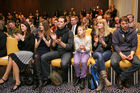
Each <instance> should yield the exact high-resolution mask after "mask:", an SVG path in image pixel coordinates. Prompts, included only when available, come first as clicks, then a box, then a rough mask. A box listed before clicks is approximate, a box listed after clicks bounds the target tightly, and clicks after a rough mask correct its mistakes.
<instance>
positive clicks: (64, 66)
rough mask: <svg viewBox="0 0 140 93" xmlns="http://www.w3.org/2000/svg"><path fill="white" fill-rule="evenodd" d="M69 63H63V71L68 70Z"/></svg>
mask: <svg viewBox="0 0 140 93" xmlns="http://www.w3.org/2000/svg"><path fill="white" fill-rule="evenodd" d="M68 65H69V64H68V63H67V64H66V63H63V62H61V68H62V69H63V68H64V69H66V68H68Z"/></svg>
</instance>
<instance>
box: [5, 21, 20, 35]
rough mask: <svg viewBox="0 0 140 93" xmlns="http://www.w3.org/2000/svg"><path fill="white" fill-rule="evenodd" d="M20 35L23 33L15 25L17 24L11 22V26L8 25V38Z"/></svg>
mask: <svg viewBox="0 0 140 93" xmlns="http://www.w3.org/2000/svg"><path fill="white" fill-rule="evenodd" d="M18 33H19V34H20V33H21V30H20V29H18V28H17V27H16V25H15V22H14V21H10V22H9V24H8V29H7V33H6V34H7V36H12V37H13V36H14V35H16V34H18Z"/></svg>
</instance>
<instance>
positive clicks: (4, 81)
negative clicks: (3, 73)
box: [0, 78, 9, 85]
mask: <svg viewBox="0 0 140 93" xmlns="http://www.w3.org/2000/svg"><path fill="white" fill-rule="evenodd" d="M1 80H2V81H3V82H2V83H0V85H2V84H4V83H6V82H7V81H8V80H9V79H7V80H4V79H3V78H1Z"/></svg>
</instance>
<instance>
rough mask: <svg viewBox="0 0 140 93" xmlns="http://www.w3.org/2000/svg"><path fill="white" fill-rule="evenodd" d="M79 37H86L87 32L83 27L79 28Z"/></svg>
mask: <svg viewBox="0 0 140 93" xmlns="http://www.w3.org/2000/svg"><path fill="white" fill-rule="evenodd" d="M77 30H78V36H80V37H81V36H84V35H85V30H84V27H82V26H79V27H78V29H77Z"/></svg>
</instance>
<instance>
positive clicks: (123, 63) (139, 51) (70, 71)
mask: <svg viewBox="0 0 140 93" xmlns="http://www.w3.org/2000/svg"><path fill="white" fill-rule="evenodd" d="M110 30H111V32H112V33H113V31H114V30H115V29H110ZM91 31H92V29H88V30H87V31H86V35H87V36H90V33H91ZM136 55H137V56H138V57H139V58H140V35H138V47H137V51H136ZM60 63H61V58H58V59H54V60H52V61H51V66H53V67H60ZM93 64H96V62H95V59H94V58H92V57H90V58H89V60H88V62H87V66H88V67H89V66H90V65H93ZM119 64H120V67H121V68H123V69H126V68H128V67H130V66H131V65H132V64H131V63H130V62H129V61H128V60H122V61H120V63H119ZM73 65H74V58H72V59H71V67H70V68H68V82H70V81H71V82H73ZM105 67H106V68H110V69H111V82H112V84H115V71H114V70H113V69H112V67H111V60H108V61H106V62H105ZM138 73H139V72H138V71H136V72H135V73H134V85H135V84H137V83H138Z"/></svg>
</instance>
